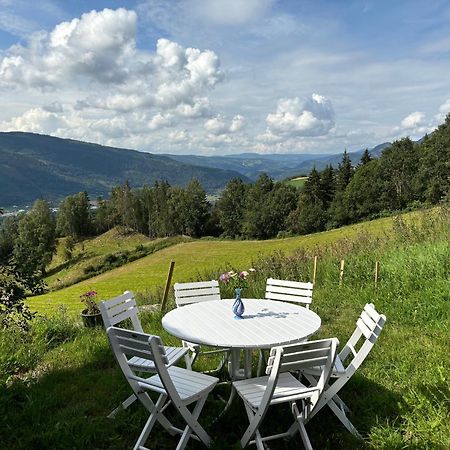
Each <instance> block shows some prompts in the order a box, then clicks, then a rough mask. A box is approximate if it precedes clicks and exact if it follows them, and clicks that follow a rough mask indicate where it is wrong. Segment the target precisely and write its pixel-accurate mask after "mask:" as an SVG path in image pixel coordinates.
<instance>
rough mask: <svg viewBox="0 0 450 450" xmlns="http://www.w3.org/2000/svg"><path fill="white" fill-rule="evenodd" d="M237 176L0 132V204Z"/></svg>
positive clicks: (208, 183)
mask: <svg viewBox="0 0 450 450" xmlns="http://www.w3.org/2000/svg"><path fill="white" fill-rule="evenodd" d="M238 176H240V177H241V178H243V179H244V181H250V180H248V179H247V178H245V176H242V174H239V173H238V172H236V171H233V170H227V169H226V168H220V167H219V168H214V167H205V166H202V167H199V166H195V165H192V164H189V163H184V162H179V161H175V160H174V159H172V158H168V157H167V156H162V155H155V154H150V153H143V152H138V151H135V150H126V149H119V148H114V147H105V146H102V145H96V144H89V143H86V142H81V141H75V140H71V139H60V138H56V137H51V136H46V135H39V134H34V133H21V132H9V133H0V206H12V205H20V206H22V205H25V204H29V203H31V202H33V201H34V200H35V199H36V198H39V197H42V198H45V199H48V200H59V199H61V198H63V197H65V196H67V195H71V194H74V193H77V192H80V191H87V192H88V194H89V195H90V196H91V198H95V197H97V196H99V195H102V196H105V195H107V194H108V193H109V192H110V190H111V187H113V186H117V185H119V184H121V183H124V182H125V181H126V180H128V181H129V182H130V184H131V186H133V187H140V186H143V185H144V184H153V183H154V182H155V181H156V180H167V181H168V182H169V183H170V184H172V185H186V184H187V183H188V182H189V181H190V180H191V179H192V177H196V178H198V179H199V180H200V182H201V183H202V184H203V186H204V187H205V189H206V190H207V191H208V192H216V191H218V190H220V189H222V188H223V187H224V186H225V185H226V183H227V182H228V181H229V180H230V179H231V178H234V177H238Z"/></svg>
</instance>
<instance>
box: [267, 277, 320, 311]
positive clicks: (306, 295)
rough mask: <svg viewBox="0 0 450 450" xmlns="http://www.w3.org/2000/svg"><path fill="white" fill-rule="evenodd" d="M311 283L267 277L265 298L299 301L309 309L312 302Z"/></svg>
mask: <svg viewBox="0 0 450 450" xmlns="http://www.w3.org/2000/svg"><path fill="white" fill-rule="evenodd" d="M312 295H313V284H312V283H303V282H300V281H288V280H275V279H274V278H268V279H267V283H266V299H267V300H278V301H283V302H295V303H301V304H303V305H304V306H305V307H306V308H308V309H309V305H310V304H311V302H312Z"/></svg>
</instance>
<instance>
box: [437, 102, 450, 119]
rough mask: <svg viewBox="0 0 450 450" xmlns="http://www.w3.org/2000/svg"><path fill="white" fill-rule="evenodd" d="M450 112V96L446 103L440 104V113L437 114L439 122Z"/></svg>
mask: <svg viewBox="0 0 450 450" xmlns="http://www.w3.org/2000/svg"><path fill="white" fill-rule="evenodd" d="M449 113H450V98H449V99H447V101H446V102H445V103H443V104H442V105H441V106H439V113H438V114H437V116H436V120H437V121H438V122H443V121H444V120H445V117H446V116H447V114H449Z"/></svg>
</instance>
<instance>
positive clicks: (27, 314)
mask: <svg viewBox="0 0 450 450" xmlns="http://www.w3.org/2000/svg"><path fill="white" fill-rule="evenodd" d="M43 288H44V284H43V282H42V280H41V279H40V278H39V277H38V276H37V275H36V274H35V273H34V274H29V273H28V274H24V273H22V272H20V271H19V270H18V269H17V268H16V267H14V266H12V265H0V324H1V327H2V328H9V327H12V326H18V327H20V328H22V329H27V328H28V321H29V320H30V319H32V318H33V317H34V315H35V313H32V312H31V311H30V310H29V309H28V307H27V306H26V305H25V298H26V293H27V292H31V293H32V294H40V293H42V292H43Z"/></svg>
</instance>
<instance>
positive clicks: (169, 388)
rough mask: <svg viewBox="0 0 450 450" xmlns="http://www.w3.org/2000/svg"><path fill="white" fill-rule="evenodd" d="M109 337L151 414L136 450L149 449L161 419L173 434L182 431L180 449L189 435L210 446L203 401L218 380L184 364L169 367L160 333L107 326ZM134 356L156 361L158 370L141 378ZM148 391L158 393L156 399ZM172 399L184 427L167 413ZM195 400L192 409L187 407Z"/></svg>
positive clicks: (127, 374) (128, 379)
mask: <svg viewBox="0 0 450 450" xmlns="http://www.w3.org/2000/svg"><path fill="white" fill-rule="evenodd" d="M107 333H108V337H109V341H110V344H111V347H112V349H113V352H114V355H115V357H116V359H117V362H118V363H119V365H120V368H121V369H122V372H123V374H124V375H125V378H126V379H127V381H128V383H129V384H130V386H131V389H132V390H133V392H134V395H135V396H136V397H137V398H138V399H139V400H140V402H141V403H142V404H143V405H144V407H145V408H146V409H147V410H148V412H149V413H150V416H149V418H148V420H147V422H146V424H145V426H144V428H143V430H142V432H141V434H140V436H139V438H138V440H137V442H136V445H135V446H134V449H135V450H146V448H145V447H144V444H145V442H146V441H147V439H148V437H149V435H150V432H151V430H152V428H153V426H154V425H155V423H156V422H159V423H160V424H161V425H162V426H163V428H165V429H166V430H167V431H168V432H169V433H170V434H171V435H176V434H181V438H180V441H179V442H178V445H177V449H179V450H181V449H183V448H185V446H186V445H187V443H188V440H189V438H192V439H195V440H197V441H201V442H203V443H204V444H205V445H206V446H207V447H209V445H210V443H211V438H210V437H209V435H208V433H206V431H205V430H204V428H203V427H202V426H201V425H200V424H199V422H198V418H199V416H200V413H201V410H202V408H203V405H204V404H205V401H206V398H207V397H208V394H209V393H210V392H211V391H212V390H213V388H214V386H215V385H216V384H217V382H218V381H219V380H218V379H217V378H214V377H211V376H209V375H205V374H202V373H198V372H193V371H191V370H187V369H182V368H181V367H175V366H171V367H168V363H169V360H168V358H167V355H166V352H165V348H164V346H163V343H162V341H161V338H160V337H159V336H152V335H148V334H145V333H138V332H136V331H131V330H125V329H122V328H116V327H110V328H108V331H107ZM131 358H142V359H145V360H150V361H153V363H154V366H155V369H156V372H157V374H156V375H153V376H151V377H149V378H142V377H141V376H138V375H137V374H136V372H137V371H136V370H135V369H133V368H132V367H131V366H130V364H129V361H130V359H131ZM148 392H155V393H158V394H159V398H158V400H157V401H156V403H154V402H153V401H152V399H151V397H150V396H149V394H148ZM169 402H171V403H172V404H173V405H174V407H175V410H177V411H178V412H179V413H180V415H181V416H182V417H183V419H184V421H185V422H186V427H185V428H184V429H183V430H181V429H179V428H177V427H175V426H174V425H173V424H172V423H171V422H170V421H169V420H168V419H167V417H166V416H165V415H164V410H165V406H167V405H168V403H169ZM194 402H195V406H194V408H193V409H192V412H191V411H190V410H189V409H188V408H187V406H188V405H190V404H192V403H194Z"/></svg>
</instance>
